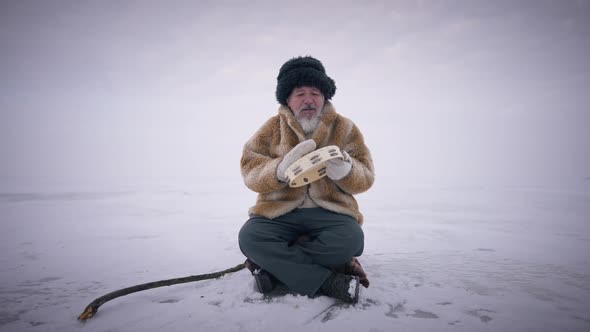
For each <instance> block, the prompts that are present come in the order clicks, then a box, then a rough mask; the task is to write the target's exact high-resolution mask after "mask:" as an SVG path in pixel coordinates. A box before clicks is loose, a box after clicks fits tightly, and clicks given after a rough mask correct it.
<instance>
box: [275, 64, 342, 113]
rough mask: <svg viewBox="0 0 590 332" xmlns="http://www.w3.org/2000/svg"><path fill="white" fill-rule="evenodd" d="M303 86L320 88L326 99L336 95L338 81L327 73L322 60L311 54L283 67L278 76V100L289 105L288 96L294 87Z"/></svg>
mask: <svg viewBox="0 0 590 332" xmlns="http://www.w3.org/2000/svg"><path fill="white" fill-rule="evenodd" d="M302 86H313V87H315V88H318V89H319V90H320V91H321V92H322V94H323V95H324V98H325V99H326V100H329V99H331V98H332V97H334V94H335V93H336V82H334V80H333V79H331V78H330V77H328V76H327V75H326V69H324V65H322V63H321V62H320V60H318V59H316V58H313V57H311V56H304V57H297V58H293V59H291V60H289V61H287V62H285V64H284V65H283V66H282V67H281V69H280V70H279V76H277V91H276V92H275V94H276V97H277V101H278V102H279V103H281V105H287V98H288V97H289V95H290V94H291V92H292V91H293V89H295V88H298V87H302Z"/></svg>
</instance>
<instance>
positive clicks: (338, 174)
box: [326, 150, 352, 180]
mask: <svg viewBox="0 0 590 332" xmlns="http://www.w3.org/2000/svg"><path fill="white" fill-rule="evenodd" d="M342 157H344V158H343V159H340V158H335V159H330V160H328V161H327V162H326V175H327V176H328V177H329V178H330V179H332V180H340V179H342V178H343V177H345V176H347V175H348V173H350V170H351V169H352V161H351V160H350V156H349V155H348V153H347V152H346V151H344V150H342Z"/></svg>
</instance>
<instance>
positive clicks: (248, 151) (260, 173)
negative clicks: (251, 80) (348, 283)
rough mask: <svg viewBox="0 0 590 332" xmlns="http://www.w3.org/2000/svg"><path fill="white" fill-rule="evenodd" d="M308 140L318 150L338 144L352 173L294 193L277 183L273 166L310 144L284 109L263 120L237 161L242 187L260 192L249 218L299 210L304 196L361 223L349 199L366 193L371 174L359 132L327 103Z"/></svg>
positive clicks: (354, 203)
mask: <svg viewBox="0 0 590 332" xmlns="http://www.w3.org/2000/svg"><path fill="white" fill-rule="evenodd" d="M311 138H312V139H313V140H314V141H315V142H316V144H317V148H318V149H319V148H322V147H325V146H328V145H337V146H338V147H340V149H342V150H344V151H346V152H348V154H349V155H350V157H351V160H352V169H351V171H350V173H349V174H348V175H347V176H345V177H344V178H342V179H340V180H337V181H334V180H331V179H329V178H328V177H327V176H326V177H323V178H321V179H319V180H317V181H315V182H313V183H311V184H308V185H306V186H302V187H298V188H291V187H289V186H288V184H287V183H284V182H280V181H279V180H278V179H277V176H276V171H277V167H278V165H279V163H280V162H281V161H282V160H283V157H284V156H285V154H287V153H288V152H289V151H290V150H291V149H292V148H293V147H294V146H295V145H297V144H298V143H300V142H303V141H305V140H306V139H308V138H307V137H306V136H305V133H304V132H303V129H302V128H301V126H300V125H299V122H298V121H297V119H296V118H295V116H294V115H293V112H292V111H291V110H290V109H289V107H287V106H284V105H283V106H281V107H280V108H279V114H278V115H276V116H274V117H272V118H270V119H269V120H267V121H266V122H265V123H264V124H263V125H262V127H261V128H260V129H259V130H258V131H257V132H256V133H255V134H254V136H253V137H252V138H250V139H249V140H248V142H246V144H245V145H244V150H243V153H242V158H241V162H240V164H241V170H242V177H243V178H244V182H245V184H246V186H247V187H248V188H250V189H251V190H253V191H255V192H257V193H258V198H257V201H256V205H254V206H253V207H251V208H250V210H249V213H250V214H251V215H260V216H264V217H266V218H269V219H274V218H276V217H278V216H281V215H283V214H285V213H288V212H290V211H292V210H294V209H296V208H297V207H299V206H300V205H301V204H302V203H303V201H304V199H305V195H306V193H307V194H309V196H310V197H311V199H313V201H314V202H316V204H318V205H319V206H320V207H322V208H324V209H327V210H330V211H333V212H337V213H341V214H346V215H349V216H352V217H353V218H355V219H356V220H357V221H358V222H359V224H362V223H363V215H362V214H361V212H360V211H359V207H358V204H357V201H356V199H355V198H354V197H353V195H355V194H358V193H362V192H364V191H366V190H368V189H369V188H370V187H371V185H372V184H373V181H374V179H375V175H374V169H373V160H372V159H371V153H370V152H369V149H368V148H367V146H366V145H365V142H364V139H363V136H362V134H361V132H360V130H359V129H358V128H357V126H356V125H355V124H354V123H353V122H352V121H351V120H349V119H347V118H345V117H343V116H341V115H340V114H338V113H336V110H335V109H334V106H333V105H332V104H331V103H330V102H329V101H326V102H325V104H324V112H323V114H322V116H321V118H320V122H319V124H318V127H317V128H316V130H315V132H314V133H313V135H312V137H311Z"/></svg>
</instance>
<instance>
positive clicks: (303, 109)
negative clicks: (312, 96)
mask: <svg viewBox="0 0 590 332" xmlns="http://www.w3.org/2000/svg"><path fill="white" fill-rule="evenodd" d="M315 110H316V108H315V107H314V106H311V105H305V106H303V107H301V108H300V109H299V111H300V112H301V111H315Z"/></svg>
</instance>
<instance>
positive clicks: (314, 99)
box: [287, 86, 325, 133]
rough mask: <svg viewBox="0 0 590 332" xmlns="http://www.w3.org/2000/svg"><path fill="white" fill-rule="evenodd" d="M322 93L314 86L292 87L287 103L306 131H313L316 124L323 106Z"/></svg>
mask: <svg viewBox="0 0 590 332" xmlns="http://www.w3.org/2000/svg"><path fill="white" fill-rule="evenodd" d="M324 101H325V99H324V95H323V94H322V92H321V91H320V90H319V89H317V88H314V87H309V86H303V87H299V88H295V89H293V91H292V92H291V95H289V98H287V105H288V106H289V108H290V109H291V110H292V111H293V114H294V115H295V118H297V121H299V124H301V127H302V128H303V130H304V131H305V132H306V133H310V132H313V131H314V130H315V128H316V127H317V125H318V122H319V117H320V115H321V112H322V108H323V107H324Z"/></svg>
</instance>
